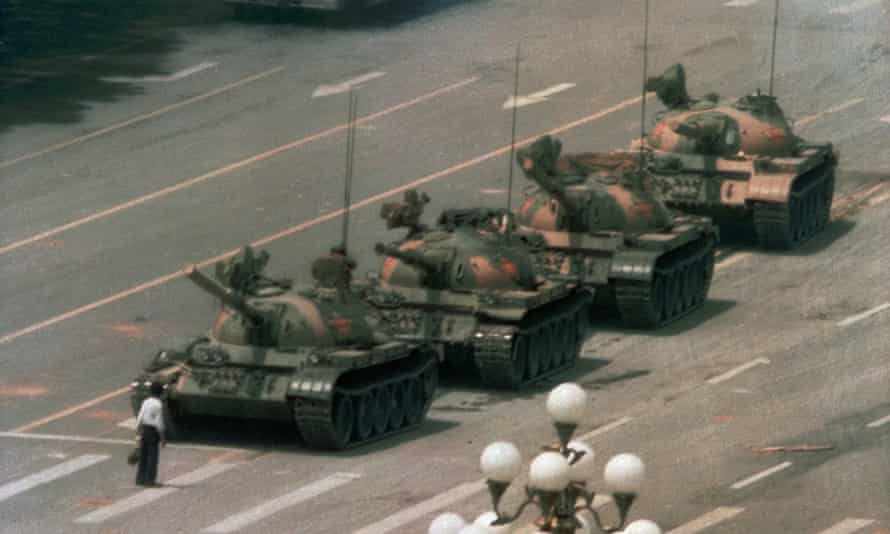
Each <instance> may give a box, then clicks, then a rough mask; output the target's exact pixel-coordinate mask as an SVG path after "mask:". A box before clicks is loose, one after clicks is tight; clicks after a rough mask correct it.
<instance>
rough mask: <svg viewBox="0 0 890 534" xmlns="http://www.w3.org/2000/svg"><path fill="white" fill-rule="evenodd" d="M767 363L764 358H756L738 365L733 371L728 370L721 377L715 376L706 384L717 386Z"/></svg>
mask: <svg viewBox="0 0 890 534" xmlns="http://www.w3.org/2000/svg"><path fill="white" fill-rule="evenodd" d="M769 363H770V361H769V360H768V359H766V358H757V359H756V360H752V361H750V362H748V363H745V364H742V365H739V366H738V367H736V368H734V369H730V370H729V371H726V372H725V373H723V374H722V375H717V376H715V377H713V378H710V379H708V384H719V383H720V382H726V381H727V380H729V379H730V378H733V377H735V376H736V375H740V374H742V373H744V372H745V371H747V370H748V369H751V368H752V367H757V366H758V365H769Z"/></svg>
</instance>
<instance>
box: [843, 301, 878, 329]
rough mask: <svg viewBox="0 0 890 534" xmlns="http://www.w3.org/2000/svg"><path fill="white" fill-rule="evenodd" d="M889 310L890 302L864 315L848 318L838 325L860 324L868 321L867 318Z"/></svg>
mask: <svg viewBox="0 0 890 534" xmlns="http://www.w3.org/2000/svg"><path fill="white" fill-rule="evenodd" d="M888 308H890V302H885V303H883V304H880V305H878V306H875V307H874V308H872V309H870V310H866V311H864V312H862V313H859V314H856V315H853V316H852V317H847V318H846V319H844V320H843V321H840V322H838V323H837V325H838V326H850V325H851V324H853V323H858V322H859V321H861V320H863V319H867V318H869V317H871V316H872V315H875V314H876V313H881V312H882V311H884V310H886V309H888Z"/></svg>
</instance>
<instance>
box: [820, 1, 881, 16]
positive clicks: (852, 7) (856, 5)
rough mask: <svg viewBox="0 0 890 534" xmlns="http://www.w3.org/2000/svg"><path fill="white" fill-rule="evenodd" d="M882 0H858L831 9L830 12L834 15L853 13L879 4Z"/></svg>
mask: <svg viewBox="0 0 890 534" xmlns="http://www.w3.org/2000/svg"><path fill="white" fill-rule="evenodd" d="M882 1H883V0H858V1H857V2H853V3H852V4H848V5H846V6H841V7H836V8H833V9H829V10H828V12H829V13H831V14H832V15H851V14H853V13H856V12H857V11H862V10H863V9H867V8H870V7H871V6H875V5H878V4H880V3H881V2H882Z"/></svg>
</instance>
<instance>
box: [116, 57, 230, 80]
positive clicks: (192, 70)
mask: <svg viewBox="0 0 890 534" xmlns="http://www.w3.org/2000/svg"><path fill="white" fill-rule="evenodd" d="M217 65H219V63H214V62H212V61H205V62H203V63H198V64H197V65H195V66H193V67H188V68H185V69H182V70H178V71H176V72H174V73H173V74H168V75H166V76H107V77H103V78H100V79H101V80H102V81H106V82H117V83H169V82H178V81H179V80H181V79H183V78H187V77H189V76H191V75H192V74H197V73H199V72H201V71H202V70H207V69H212V68H213V67H215V66H217Z"/></svg>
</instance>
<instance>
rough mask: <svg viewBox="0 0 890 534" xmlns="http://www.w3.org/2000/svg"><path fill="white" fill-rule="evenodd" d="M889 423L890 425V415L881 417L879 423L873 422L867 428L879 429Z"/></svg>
mask: <svg viewBox="0 0 890 534" xmlns="http://www.w3.org/2000/svg"><path fill="white" fill-rule="evenodd" d="M887 423H890V415H888V416H886V417H881V418H880V419H878V420H877V421H872V422H871V423H869V424H867V425H865V426H866V427H867V428H878V427H879V426H884V425H886V424H887Z"/></svg>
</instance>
